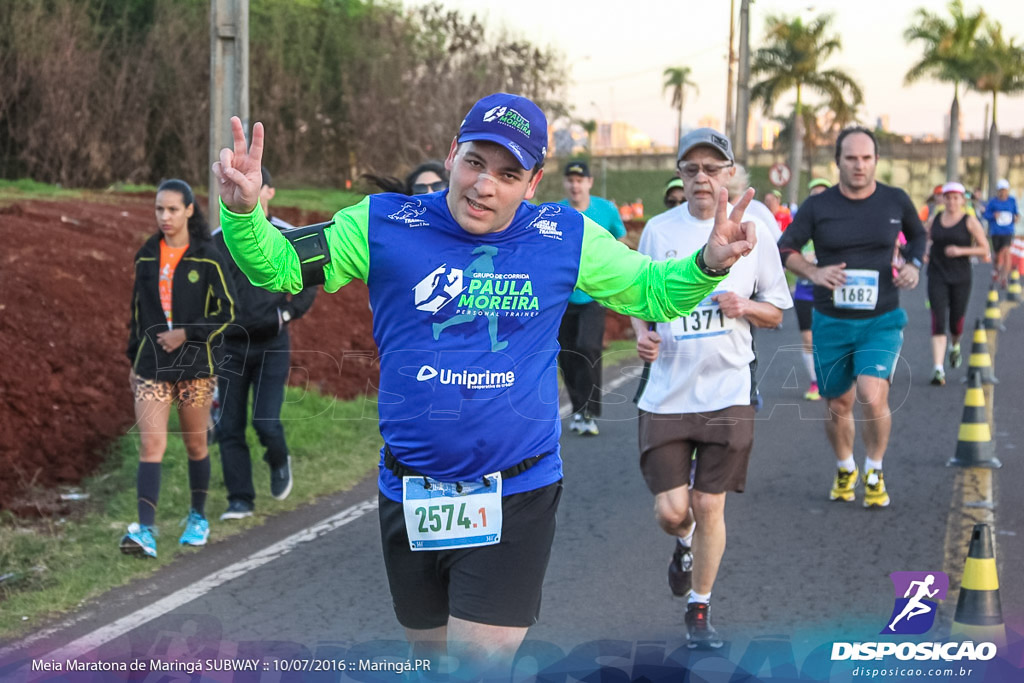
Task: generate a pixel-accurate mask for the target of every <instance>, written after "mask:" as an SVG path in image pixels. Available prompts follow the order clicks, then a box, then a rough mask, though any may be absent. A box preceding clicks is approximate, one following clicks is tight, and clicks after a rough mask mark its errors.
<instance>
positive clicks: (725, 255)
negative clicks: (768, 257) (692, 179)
mask: <svg viewBox="0 0 1024 683" xmlns="http://www.w3.org/2000/svg"><path fill="white" fill-rule="evenodd" d="M753 198H754V190H753V189H750V188H748V189H747V191H746V192H744V193H743V196H742V197H740V200H739V201H738V202H736V205H735V206H734V207H733V209H732V211H731V212H730V213H729V215H728V216H727V215H726V208H727V205H728V202H729V192H728V191H727V190H726V189H725V188H724V187H723V188H722V189H721V190H719V193H718V202H717V206H716V208H715V227H714V228H712V230H711V236H710V237H708V244H707V246H706V247H705V248H704V263H706V264H707V266H708V268H711V269H712V270H724V269H726V268H729V267H731V266H732V264H734V263H736V261H738V260H739V259H740V257H741V256H746V255H747V254H749V253H750V251H751V250H752V249H753V248H754V245H755V244H757V228H756V227H755V226H754V224H753V223H752V222H750V221H743V212H744V210H746V208H747V206H748V205H749V204H750V200H751V199H753Z"/></svg>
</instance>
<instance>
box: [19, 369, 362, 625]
mask: <svg viewBox="0 0 1024 683" xmlns="http://www.w3.org/2000/svg"><path fill="white" fill-rule="evenodd" d="M285 401H286V403H285V405H284V407H283V410H282V415H281V417H282V421H283V422H284V425H285V430H286V433H287V435H288V445H289V449H290V451H291V454H292V474H293V477H294V481H295V485H294V488H293V490H292V493H291V495H290V496H289V497H288V499H287V500H285V501H280V502H279V501H275V500H273V499H272V498H271V497H270V494H269V487H270V482H269V472H268V468H266V467H265V466H263V463H262V459H261V455H262V453H263V448H262V447H261V446H260V445H259V441H258V439H257V438H256V435H255V432H254V431H253V430H252V429H251V428H250V430H249V448H250V450H251V452H252V454H253V475H254V476H253V479H254V482H253V483H254V485H255V488H256V514H255V515H254V516H253V517H251V518H247V519H243V520H233V521H230V522H221V521H219V519H218V518H219V516H220V513H221V512H223V510H224V508H225V507H226V500H225V495H224V491H225V489H224V482H223V476H222V473H221V466H220V453H219V450H218V448H217V447H216V446H214V447H213V448H211V450H210V457H211V462H210V464H211V468H210V469H211V480H210V495H209V498H208V502H207V516H208V518H209V520H210V542H211V543H216V542H217V541H219V540H221V539H224V538H226V537H228V536H232V535H234V534H237V533H239V532H241V531H243V530H245V529H249V528H252V527H255V526H259V525H261V524H263V523H264V522H265V521H266V519H267V517H269V516H271V515H275V514H279V513H281V512H284V511H287V510H294V509H295V508H297V507H299V506H301V505H303V504H306V503H309V502H310V501H312V500H314V499H316V498H318V497H320V496H324V495H327V494H330V493H334V492H337V491H343V490H346V489H348V488H351V487H352V486H353V485H354V484H355V483H356V482H358V481H360V480H361V479H362V478H363V477H365V476H367V475H368V474H370V473H371V472H372V471H373V470H374V469H375V467H376V464H377V461H378V449H379V447H380V434H379V432H378V431H377V406H376V403H375V400H374V399H373V398H360V399H357V400H354V401H345V402H341V401H336V400H334V399H333V398H330V397H324V396H319V395H317V394H315V393H313V392H312V391H303V390H302V389H299V388H295V387H288V389H287V391H286V397H285ZM175 429H177V418H176V417H174V416H172V419H171V425H170V430H171V431H172V434H171V436H170V438H169V439H168V446H167V453H166V454H165V456H164V462H163V468H162V481H161V489H160V501H159V506H158V509H157V519H156V522H157V527H158V529H159V530H160V532H161V535H160V537H159V538H158V539H157V551H158V554H159V556H158V558H157V559H155V560H152V559H146V560H140V559H137V558H134V557H129V556H126V555H122V554H121V553H120V552H119V551H118V548H117V544H118V540H119V539H120V538H121V536H122V535H123V534H124V531H125V527H126V526H127V525H128V523H129V522H132V521H134V520H135V519H136V495H135V475H136V471H137V468H138V455H137V454H138V436H137V434H135V433H134V432H131V433H129V434H128V435H126V436H124V437H122V438H120V439H119V440H118V441H117V442H116V443H114V444H113V446H112V447H111V448H110V451H109V454H108V457H107V458H106V460H105V464H104V465H103V467H102V468H101V469H100V471H99V472H98V473H97V474H96V475H95V476H93V477H91V478H90V479H88V480H86V481H85V482H83V484H82V486H81V487H80V489H81V490H82V491H83V492H85V493H88V494H89V499H88V500H87V501H85V502H81V503H71V505H76V506H81V507H80V509H79V511H78V512H77V513H76V514H74V515H71V516H69V518H67V519H47V520H43V521H39V520H25V519H17V518H15V517H13V516H12V515H10V514H2V515H0V575H4V574H14V578H9V579H8V580H6V581H4V582H3V583H0V605H2V609H0V637H3V638H10V637H14V636H17V635H20V634H22V633H24V632H26V631H27V630H29V629H32V628H37V627H39V626H40V625H41V624H42V623H44V621H45V620H46V619H48V618H51V617H54V616H58V615H59V614H61V613H64V612H67V611H69V610H72V609H74V608H76V607H77V606H79V605H81V604H82V602H83V601H85V600H87V599H89V598H91V597H94V596H96V595H99V594H101V593H103V592H104V591H106V590H109V589H110V588H113V587H116V586H120V585H123V584H125V583H127V582H128V581H130V580H131V579H134V578H137V577H140V576H144V575H147V574H151V573H153V572H155V571H156V570H157V569H158V568H160V567H163V566H165V565H167V564H170V563H171V562H174V561H175V560H176V559H179V558H181V557H182V556H188V555H192V554H193V553H197V552H203V551H202V549H195V548H184V547H182V546H179V545H178V536H179V535H180V534H181V528H180V527H179V526H178V523H179V521H180V520H181V519H183V518H184V517H185V515H186V513H187V512H188V508H189V486H188V466H187V458H186V455H185V449H184V446H183V445H182V443H181V439H180V438H176V437H175V436H174V435H173V431H174V430H175Z"/></svg>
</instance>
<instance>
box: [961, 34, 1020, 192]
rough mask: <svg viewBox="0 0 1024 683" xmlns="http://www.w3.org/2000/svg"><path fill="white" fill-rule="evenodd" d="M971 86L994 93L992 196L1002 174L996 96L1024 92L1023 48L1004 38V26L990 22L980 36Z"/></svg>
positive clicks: (990, 153)
mask: <svg viewBox="0 0 1024 683" xmlns="http://www.w3.org/2000/svg"><path fill="white" fill-rule="evenodd" d="M971 69H972V71H973V74H972V78H971V87H972V88H974V89H975V90H977V91H978V92H984V93H990V94H991V95H992V128H991V129H990V130H989V149H988V183H989V196H992V195H994V194H995V184H996V179H997V178H998V177H999V128H998V126H997V125H996V96H997V95H999V93H1003V94H1004V95H1013V94H1017V93H1020V92H1024V47H1022V46H1020V45H1017V44H1015V42H1014V39H1013V38H1010V40H1009V41H1007V40H1006V39H1005V38H1004V37H1003V27H1002V26H1001V25H1000V24H998V23H988V24H986V26H985V34H984V35H983V36H981V37H980V38H978V41H977V46H976V49H975V51H974V60H973V64H972V67H971Z"/></svg>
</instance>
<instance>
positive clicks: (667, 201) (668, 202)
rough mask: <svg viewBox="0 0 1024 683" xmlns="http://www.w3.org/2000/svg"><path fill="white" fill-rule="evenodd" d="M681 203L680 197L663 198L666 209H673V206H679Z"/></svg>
mask: <svg viewBox="0 0 1024 683" xmlns="http://www.w3.org/2000/svg"><path fill="white" fill-rule="evenodd" d="M682 203H683V200H682V199H673V198H671V197H668V198H666V199H665V208H667V209H674V208H676V207H677V206H679V205H680V204H682Z"/></svg>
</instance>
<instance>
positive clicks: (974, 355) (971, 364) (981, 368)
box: [967, 319, 999, 384]
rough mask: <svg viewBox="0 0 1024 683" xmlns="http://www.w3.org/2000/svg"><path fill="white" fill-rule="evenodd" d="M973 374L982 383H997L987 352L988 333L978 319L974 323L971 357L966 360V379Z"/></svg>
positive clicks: (990, 357) (990, 358) (968, 379)
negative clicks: (979, 378)
mask: <svg viewBox="0 0 1024 683" xmlns="http://www.w3.org/2000/svg"><path fill="white" fill-rule="evenodd" d="M973 375H978V376H979V377H981V383H982V384H998V383H999V380H998V379H996V375H995V372H994V371H993V370H992V356H990V355H989V353H988V334H986V333H985V328H984V325H982V322H981V320H980V319H979V320H978V321H977V322H975V323H974V339H973V341H972V342H971V357H970V359H968V361H967V381H968V382H969V381H970V379H971V377H972V376H973Z"/></svg>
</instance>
